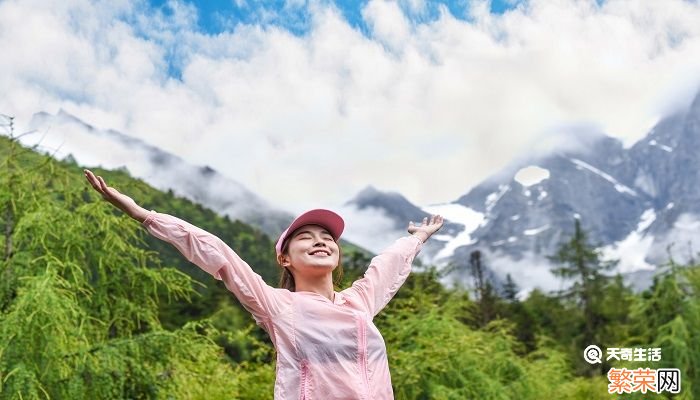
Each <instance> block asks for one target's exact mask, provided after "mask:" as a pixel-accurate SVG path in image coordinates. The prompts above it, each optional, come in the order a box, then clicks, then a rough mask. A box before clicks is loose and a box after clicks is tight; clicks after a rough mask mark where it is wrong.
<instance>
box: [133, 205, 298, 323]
mask: <svg viewBox="0 0 700 400" xmlns="http://www.w3.org/2000/svg"><path fill="white" fill-rule="evenodd" d="M143 226H144V227H145V228H146V229H147V230H148V232H149V233H150V234H151V235H153V236H155V237H157V238H158V239H161V240H164V241H166V242H168V243H170V244H172V245H173V246H175V248H177V249H178V251H180V253H182V255H183V256H185V258H187V260H189V261H190V262H192V263H194V264H195V265H197V266H198V267H200V268H201V269H203V270H204V271H206V272H207V273H209V274H210V275H212V276H213V277H214V278H216V279H218V280H222V281H224V284H225V285H226V288H227V289H228V290H229V291H231V292H232V293H233V294H234V295H235V296H236V298H238V300H239V301H240V302H241V304H242V305H243V306H244V307H245V308H246V309H247V310H248V311H249V312H250V313H251V314H253V317H254V318H255V320H256V322H257V323H258V324H259V325H261V326H263V327H265V326H264V325H265V324H266V321H267V320H268V319H269V318H270V317H271V316H274V315H276V314H278V313H279V312H280V311H282V308H283V307H284V305H283V304H282V303H283V298H284V297H285V296H282V295H281V294H280V293H279V291H280V290H282V289H275V288H273V287H271V286H269V285H267V284H266V283H265V281H263V279H262V278H261V277H260V275H258V274H257V273H255V272H254V271H253V270H252V269H251V268H250V266H249V265H248V264H247V263H246V262H245V261H243V260H242V259H241V258H240V257H239V256H238V255H237V254H236V253H235V252H234V251H233V250H232V249H231V248H230V247H228V246H227V245H226V244H225V243H224V242H223V241H222V240H221V239H219V238H218V237H216V236H215V235H212V234H211V233H209V232H207V231H205V230H203V229H201V228H198V227H196V226H194V225H192V224H190V223H188V222H186V221H183V220H181V219H179V218H176V217H173V216H172V215H168V214H161V213H157V212H155V211H151V212H150V213H149V214H148V216H147V217H146V219H145V220H144V221H143Z"/></svg>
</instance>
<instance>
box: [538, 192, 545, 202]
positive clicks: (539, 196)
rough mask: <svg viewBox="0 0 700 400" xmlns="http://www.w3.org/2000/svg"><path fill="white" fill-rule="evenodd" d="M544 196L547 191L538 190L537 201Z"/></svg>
mask: <svg viewBox="0 0 700 400" xmlns="http://www.w3.org/2000/svg"><path fill="white" fill-rule="evenodd" d="M545 197H547V192H546V191H544V190H542V191H541V192H540V194H539V195H537V201H540V200H542V199H544V198H545Z"/></svg>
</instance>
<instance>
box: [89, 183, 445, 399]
mask: <svg viewBox="0 0 700 400" xmlns="http://www.w3.org/2000/svg"><path fill="white" fill-rule="evenodd" d="M85 177H86V178H87V180H88V181H89V182H90V184H91V185H92V187H93V188H95V190H97V191H98V192H99V193H100V194H101V195H102V197H103V198H104V199H105V200H107V201H109V202H110V203H112V204H113V205H115V206H116V207H118V208H119V209H121V210H122V211H124V212H125V213H126V214H128V215H129V216H130V217H132V218H134V219H136V220H137V221H139V222H141V223H142V224H143V225H144V226H145V227H146V229H147V230H148V232H150V233H151V234H152V235H154V236H155V237H157V238H159V239H162V240H165V241H167V242H169V243H171V244H172V245H174V246H175V247H176V248H177V249H178V250H179V251H180V252H181V253H182V254H183V255H184V256H185V257H186V258H187V259H188V260H189V261H191V262H192V263H194V264H196V265H197V266H199V267H200V268H202V269H203V270H204V271H206V272H208V273H209V274H211V275H212V276H213V277H214V278H216V279H218V280H222V281H224V284H225V285H226V287H227V288H228V290H230V291H231V292H232V293H233V294H234V295H235V296H236V297H237V298H238V300H239V301H240V302H241V304H242V305H243V306H244V307H245V308H246V309H247V310H248V311H249V312H250V313H251V314H252V315H253V317H254V318H255V321H256V322H257V324H258V325H260V326H261V327H262V328H263V329H265V331H267V332H268V334H269V335H270V339H271V340H272V342H273V344H274V346H275V349H276V353H277V364H276V367H277V371H276V381H275V399H322V400H326V399H393V398H394V395H393V392H392V388H391V377H390V375H389V364H388V362H387V355H386V346H385V344H384V340H383V339H382V336H381V334H380V333H379V331H378V330H377V328H376V327H375V326H374V324H373V323H372V319H373V318H374V316H375V315H377V313H379V311H380V310H381V309H382V308H384V306H386V304H387V303H388V302H389V300H391V298H392V297H393V296H394V294H395V293H396V291H397V290H398V289H399V287H400V286H401V285H402V284H403V283H404V281H405V280H406V278H407V277H408V274H409V273H410V271H411V263H412V262H413V259H414V257H415V256H416V255H417V254H418V252H419V251H420V249H421V246H422V245H423V243H424V242H425V241H426V240H428V238H429V237H430V236H431V235H432V234H434V233H435V232H436V231H437V230H438V229H440V228H441V227H442V224H443V219H442V217H441V216H439V215H437V216H431V217H430V219H428V218H424V219H423V223H422V224H421V225H420V226H416V225H414V224H413V222H410V223H409V225H408V232H409V233H410V235H409V236H405V237H402V238H400V239H398V240H397V241H396V242H395V243H394V244H392V245H391V246H389V247H388V248H387V249H386V250H384V251H383V252H382V253H381V254H380V255H378V256H376V257H374V258H373V259H372V261H371V263H370V266H369V267H368V269H367V272H365V275H364V277H363V278H361V279H358V280H357V281H355V282H354V283H353V284H352V286H351V287H349V288H347V289H345V290H343V291H341V292H335V291H334V290H333V281H332V273H333V270H334V269H335V268H336V267H337V266H338V264H339V262H340V248H339V246H338V243H337V242H338V239H339V238H340V235H341V234H342V232H343V228H344V222H343V219H342V218H341V217H340V216H339V215H337V214H336V213H334V212H332V211H329V210H322V209H316V210H311V211H308V212H306V213H304V214H302V215H300V216H299V217H297V218H296V219H295V220H294V221H293V222H292V224H291V225H290V226H289V227H288V228H287V229H286V230H285V231H284V232H283V233H282V235H280V237H279V239H278V241H277V244H276V246H275V251H276V253H277V261H278V262H279V264H280V266H281V267H282V268H284V271H283V278H284V277H285V276H286V279H283V281H284V282H286V283H285V288H272V287H270V286H268V285H267V284H266V283H265V282H264V281H263V280H262V278H261V277H260V275H258V274H256V273H255V272H253V270H252V269H251V268H250V266H248V264H247V263H246V262H245V261H243V260H241V258H240V257H238V255H237V254H236V253H235V252H234V251H233V250H231V248H229V247H228V246H227V245H226V244H225V243H224V242H222V241H221V240H220V239H219V238H217V237H216V236H214V235H212V234H210V233H208V232H206V231H204V230H202V229H200V228H197V227H195V226H193V225H191V224H189V223H187V222H185V221H183V220H181V219H178V218H175V217H173V216H170V215H167V214H161V213H157V212H155V211H148V210H146V209H144V208H142V207H140V206H139V205H137V204H136V203H135V202H134V200H133V199H131V198H130V197H129V196H126V195H124V194H122V193H120V192H119V191H117V190H116V189H114V188H112V187H109V186H107V184H106V183H105V181H104V179H102V177H99V176H97V177H96V176H95V175H94V174H93V173H92V172H90V171H89V170H85Z"/></svg>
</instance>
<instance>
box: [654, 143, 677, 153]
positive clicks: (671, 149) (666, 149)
mask: <svg viewBox="0 0 700 400" xmlns="http://www.w3.org/2000/svg"><path fill="white" fill-rule="evenodd" d="M649 146H654V147H657V148H659V149H661V150H663V151H665V152H668V153H670V152H672V151H673V148H672V147H670V146H666V145H665V144H661V143H659V142H657V141H656V140H650V141H649Z"/></svg>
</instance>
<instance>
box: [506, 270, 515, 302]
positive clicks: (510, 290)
mask: <svg viewBox="0 0 700 400" xmlns="http://www.w3.org/2000/svg"><path fill="white" fill-rule="evenodd" d="M517 295H518V285H516V283H515V281H513V277H512V276H511V275H510V274H506V282H505V283H504V284H503V297H504V298H505V299H506V300H508V301H510V302H515V301H517Z"/></svg>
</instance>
